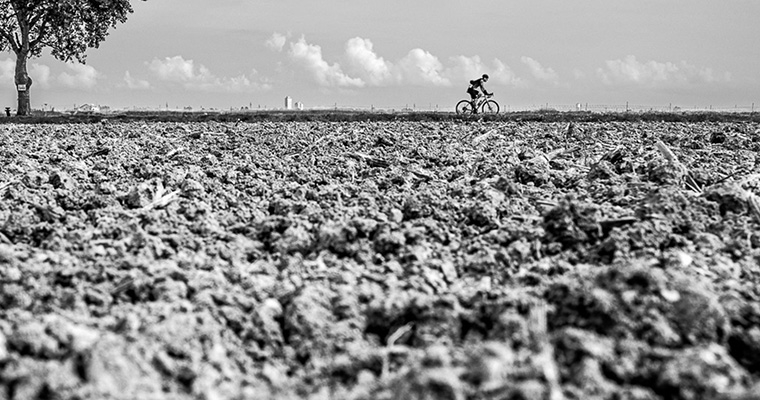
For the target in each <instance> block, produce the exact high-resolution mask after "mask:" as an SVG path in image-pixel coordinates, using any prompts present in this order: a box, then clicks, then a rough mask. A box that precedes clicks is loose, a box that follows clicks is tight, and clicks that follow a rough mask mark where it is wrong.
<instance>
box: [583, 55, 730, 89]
mask: <svg viewBox="0 0 760 400" xmlns="http://www.w3.org/2000/svg"><path fill="white" fill-rule="evenodd" d="M597 73H598V74H599V76H600V77H601V78H602V81H603V82H604V83H605V84H607V85H617V84H633V85H642V86H668V85H680V84H688V83H713V82H719V81H728V80H730V75H728V74H724V75H723V76H719V75H716V74H715V73H714V72H713V70H712V69H710V68H700V67H697V66H694V65H691V64H688V63H686V62H685V61H681V62H680V63H673V62H658V61H654V60H650V61H647V62H639V61H638V60H636V57H635V56H632V55H628V56H626V57H625V58H623V59H618V60H608V61H606V62H605V67H604V68H599V69H598V70H597Z"/></svg>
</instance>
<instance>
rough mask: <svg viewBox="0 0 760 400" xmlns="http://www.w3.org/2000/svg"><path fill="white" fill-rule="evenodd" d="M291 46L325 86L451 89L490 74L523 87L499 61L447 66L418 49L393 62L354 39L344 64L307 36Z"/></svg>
mask: <svg viewBox="0 0 760 400" xmlns="http://www.w3.org/2000/svg"><path fill="white" fill-rule="evenodd" d="M272 38H273V39H274V38H278V39H285V37H284V36H282V35H277V34H275V35H273V37H272ZM272 42H273V43H272V45H270V46H269V47H270V48H272V49H273V50H277V46H275V45H274V44H275V43H274V40H273V41H272ZM286 42H287V41H286ZM278 43H279V42H278ZM286 44H287V43H286ZM283 46H284V44H283ZM289 46H290V50H289V51H288V55H289V56H290V57H291V59H293V60H295V61H296V63H297V64H298V65H299V66H300V67H302V68H304V69H306V70H307V71H309V72H310V74H311V75H312V77H313V78H314V80H315V81H316V82H317V83H318V84H319V85H321V86H326V87H364V86H394V85H415V86H444V87H448V86H452V85H454V84H461V85H464V86H466V85H467V84H468V82H469V80H470V79H474V78H477V77H479V76H481V75H482V74H484V73H487V74H489V76H490V77H491V80H492V82H494V83H497V84H502V85H514V86H520V85H523V82H522V80H521V79H519V78H518V77H517V76H516V75H515V74H514V72H513V71H512V70H511V69H510V68H509V67H508V66H507V65H505V64H504V63H503V62H502V61H501V60H499V59H494V60H493V61H492V62H491V63H488V64H487V63H484V62H482V61H481V59H480V57H478V56H473V57H466V56H456V57H451V58H449V59H448V60H447V62H446V63H445V64H444V63H443V62H441V60H439V59H438V57H437V56H435V55H434V54H432V53H430V52H428V51H426V50H424V49H420V48H415V49H412V50H410V51H409V52H408V53H407V54H406V55H405V56H404V57H402V58H401V59H399V60H397V61H393V62H392V61H388V60H386V59H384V58H383V57H381V56H380V55H378V54H377V52H375V50H374V46H373V43H372V41H371V40H369V39H365V38H361V37H354V38H352V39H349V40H348V41H347V42H346V46H345V56H344V60H343V61H345V63H344V64H341V63H339V62H334V63H329V62H328V61H326V60H325V59H324V57H323V54H322V48H321V47H320V46H318V45H314V44H309V43H307V42H306V40H305V39H304V37H301V38H300V39H299V40H298V41H297V42H290V43H289ZM343 66H345V68H346V69H345V71H346V72H344V69H343Z"/></svg>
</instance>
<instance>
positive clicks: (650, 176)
mask: <svg viewBox="0 0 760 400" xmlns="http://www.w3.org/2000/svg"><path fill="white" fill-rule="evenodd" d="M759 129H760V126H758V124H757V123H753V122H745V123H742V122H694V123H678V122H667V123H666V122H587V123H580V122H579V123H570V124H568V123H559V122H557V123H540V122H515V121H492V122H483V121H433V122H430V121H428V122H424V121H408V122H393V121H387V122H369V121H368V122H358V121H353V122H317V121H312V122H308V121H304V122H265V121H262V122H256V123H234V122H230V123H219V122H196V123H181V122H177V123H168V122H113V121H111V122H109V121H103V122H102V123H89V124H59V125H56V124H35V125H22V124H5V125H0V143H2V146H1V147H0V302H1V303H2V304H3V307H2V309H0V317H1V318H0V399H104V398H114V399H277V400H279V399H312V400H322V399H325V400H327V399H352V400H361V399H419V400H428V399H429V400H433V399H436V400H438V399H444V400H464V399H471V400H476V399H477V400H480V399H493V400H496V399H514V400H516V399H526V400H534V399H551V400H559V399H631V400H633V399H640V400H645V399H694V400H697V399H734V400H738V399H744V400H749V399H760V387H759V386H757V383H758V382H760V290H759V289H758V283H760V229H758V228H759V227H760V203H759V202H758V197H757V194H760V174H758V172H759V171H758V163H760V157H758V150H760V131H759Z"/></svg>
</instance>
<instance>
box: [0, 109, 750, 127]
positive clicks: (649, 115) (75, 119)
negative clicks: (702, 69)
mask: <svg viewBox="0 0 760 400" xmlns="http://www.w3.org/2000/svg"><path fill="white" fill-rule="evenodd" d="M107 121H109V122H131V121H146V122H208V121H217V122H263V121H276V122H309V121H323V122H363V121H370V122H374V121H422V122H445V121H496V122H498V121H504V122H509V121H516V122H642V121H655V122H760V115H758V113H757V112H743V113H734V112H720V111H687V112H666V111H650V112H633V111H628V112H624V111H618V112H590V111H553V110H540V111H515V112H504V113H501V114H497V115H485V114H483V115H457V114H455V113H451V112H368V111H348V110H346V111H343V110H328V111H324V110H320V111H275V110H273V111H256V112H234V111H204V112H197V111H195V112H175V111H124V112H114V113H94V112H78V113H75V114H71V113H55V112H36V113H33V114H32V115H29V116H11V117H0V123H21V124H67V123H96V122H107Z"/></svg>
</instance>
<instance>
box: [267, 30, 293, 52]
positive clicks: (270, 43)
mask: <svg viewBox="0 0 760 400" xmlns="http://www.w3.org/2000/svg"><path fill="white" fill-rule="evenodd" d="M286 41H287V37H285V35H283V34H280V33H277V32H275V33H273V34H272V36H271V37H270V38H269V39H268V40H267V41H266V42H265V43H264V44H266V46H267V47H268V48H270V49H272V50H274V51H282V48H283V47H285V42H286Z"/></svg>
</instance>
